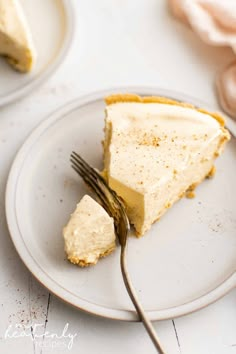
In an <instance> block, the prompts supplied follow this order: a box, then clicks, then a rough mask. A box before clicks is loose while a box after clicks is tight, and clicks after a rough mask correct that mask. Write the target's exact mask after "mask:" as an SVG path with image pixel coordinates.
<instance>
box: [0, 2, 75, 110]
mask: <svg viewBox="0 0 236 354" xmlns="http://www.w3.org/2000/svg"><path fill="white" fill-rule="evenodd" d="M60 1H61V3H62V5H63V8H64V12H65V16H66V30H65V32H66V35H65V38H64V40H63V44H62V46H61V48H60V50H59V53H58V55H57V56H56V58H55V59H54V60H53V62H52V63H50V64H49V65H48V66H47V67H46V69H45V70H44V71H43V72H42V73H40V74H39V75H38V76H37V77H36V78H34V79H33V80H32V81H30V82H29V83H28V84H27V83H26V84H25V85H24V86H23V87H19V88H18V89H16V90H14V91H13V92H10V93H9V94H6V95H3V96H2V97H0V107H3V106H6V105H8V104H10V103H12V102H15V101H17V100H19V99H21V98H23V97H25V96H26V95H27V94H28V93H29V92H31V91H34V90H35V89H36V88H37V87H39V86H41V85H42V84H43V83H44V82H46V81H47V80H48V79H49V78H50V77H51V76H52V75H53V74H54V73H55V72H56V70H57V69H58V68H59V67H60V65H61V64H62V63H63V61H64V59H65V58H66V56H67V54H68V53H69V49H70V47H71V45H72V42H73V39H74V35H75V31H76V20H75V8H74V4H73V2H72V1H71V0H60Z"/></svg>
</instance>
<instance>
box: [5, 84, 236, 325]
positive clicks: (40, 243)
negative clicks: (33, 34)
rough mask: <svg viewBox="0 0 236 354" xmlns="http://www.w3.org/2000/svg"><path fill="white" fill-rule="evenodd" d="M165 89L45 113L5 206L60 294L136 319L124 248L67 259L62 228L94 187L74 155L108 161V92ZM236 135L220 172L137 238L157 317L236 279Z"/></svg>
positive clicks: (133, 270)
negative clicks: (75, 261)
mask: <svg viewBox="0 0 236 354" xmlns="http://www.w3.org/2000/svg"><path fill="white" fill-rule="evenodd" d="M116 91H120V92H128V91H129V92H130V91H132V92H137V93H139V94H158V95H164V96H169V97H172V98H175V99H182V100H187V101H192V102H193V101H194V102H193V103H195V104H198V102H197V101H196V100H192V99H190V98H188V97H183V95H179V94H177V93H174V92H170V91H165V90H160V89H137V88H136V89H134V88H129V89H127V88H126V89H119V90H109V92H108V91H107V92H100V93H97V94H93V95H90V96H89V97H86V98H83V99H79V100H77V101H74V102H72V103H70V104H68V105H66V106H65V107H63V108H61V109H59V110H58V111H57V112H55V113H54V114H52V115H51V116H50V117H49V118H48V119H47V120H45V121H44V122H43V123H42V124H41V125H40V126H39V127H38V128H37V129H36V130H35V131H34V132H33V133H32V134H31V136H30V137H29V138H28V139H27V141H26V142H25V143H24V145H23V147H22V148H21V150H20V151H19V153H18V155H17V157H16V159H15V161H14V163H13V166H12V169H11V172H10V175H9V180H8V184H7V193H6V213H7V220H8V225H9V229H10V233H11V236H12V240H13V242H14V244H15V247H16V249H17V251H18V253H19V255H20V256H21V258H22V260H23V261H24V263H25V264H26V265H27V267H28V268H29V270H30V271H31V272H32V273H33V274H34V275H35V277H36V278H37V279H38V280H39V281H40V282H41V283H42V284H44V285H45V286H46V287H47V288H48V289H49V290H50V291H51V292H53V293H54V294H56V295H57V296H59V297H60V298H61V299H63V300H65V301H67V302H68V303H70V304H72V305H74V306H76V307H77V308H80V309H83V310H85V311H88V312H90V313H93V314H96V315H100V316H104V317H108V318H113V319H121V320H127V321H132V320H137V316H136V314H135V312H134V311H133V306H132V304H131V301H130V299H129V297H128V295H127V293H126V290H125V287H124V285H123V281H122V277H121V272H120V268H119V253H120V252H119V247H118V248H117V250H116V252H114V253H113V254H112V255H110V256H109V257H107V258H104V259H102V260H101V261H99V262H98V264H97V265H96V266H95V267H90V268H85V269H81V268H79V267H77V266H74V265H72V264H70V263H69V262H67V261H66V260H65V254H64V250H63V248H64V247H63V239H62V228H63V226H64V225H65V224H66V222H67V221H68V217H69V215H70V213H71V212H72V211H73V210H74V208H75V205H76V203H77V202H78V200H79V199H80V198H81V197H82V196H83V195H84V194H85V192H86V188H85V186H84V184H83V182H82V181H81V180H80V179H79V178H78V177H77V175H76V174H75V173H74V171H73V170H72V168H71V167H70V163H69V156H70V153H71V152H72V150H75V151H78V152H79V153H80V154H81V155H82V156H84V157H85V159H87V160H88V161H89V162H90V163H91V164H92V165H94V166H95V167H98V168H101V167H102V147H101V140H102V138H103V124H104V113H103V110H104V103H103V97H104V96H106V95H107V94H109V93H111V92H116ZM235 158H236V141H235V139H234V138H232V140H231V142H230V143H229V144H228V146H227V149H226V151H225V153H224V155H223V156H222V157H221V158H219V159H218V161H217V174H216V176H215V178H214V179H212V180H206V181H205V182H204V183H202V184H201V185H200V186H199V187H198V188H197V196H196V198H195V199H193V200H189V199H183V200H181V201H180V202H179V203H177V204H176V205H175V206H174V207H173V208H171V209H170V210H169V211H168V213H167V214H166V215H165V216H164V217H163V218H162V219H161V221H160V222H158V223H156V224H155V225H153V227H152V229H151V231H150V232H149V233H148V234H147V235H145V236H144V237H143V238H141V239H136V238H134V237H130V239H129V249H128V267H129V270H130V275H131V278H132V280H133V282H134V285H135V287H136V289H137V291H138V294H139V296H140V298H141V300H142V303H143V305H144V307H145V309H146V310H147V311H148V314H149V316H150V318H151V319H152V320H159V319H167V318H173V317H176V316H180V315H183V314H187V313H189V312H192V311H195V310H197V309H200V308H202V307H204V306H206V305H208V304H210V303H212V302H213V301H215V300H217V299H218V298H220V297H221V296H223V295H224V294H226V293H227V292H228V291H229V290H230V289H232V288H233V287H234V286H235V285H236V273H235V270H236V258H235V254H236V237H235V229H236V218H235V216H236V215H235V194H234V193H233V191H234V189H235V176H236V164H235Z"/></svg>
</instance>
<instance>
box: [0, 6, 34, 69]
mask: <svg viewBox="0 0 236 354" xmlns="http://www.w3.org/2000/svg"><path fill="white" fill-rule="evenodd" d="M35 53H36V52H35V48H34V44H33V40H32V36H31V33H30V29H29V26H28V24H27V22H26V19H25V16H24V13H23V10H22V8H21V5H20V3H19V1H18V0H0V55H3V56H6V58H7V60H8V62H9V63H10V64H11V65H12V66H13V67H14V68H15V69H16V70H18V71H21V72H28V71H30V70H31V69H32V66H33V64H34V62H35V57H36V54H35Z"/></svg>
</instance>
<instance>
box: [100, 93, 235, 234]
mask: <svg viewBox="0 0 236 354" xmlns="http://www.w3.org/2000/svg"><path fill="white" fill-rule="evenodd" d="M106 103H107V107H106V119H105V140H104V165H105V166H104V167H105V169H104V175H105V176H106V178H107V181H108V184H109V186H110V187H111V188H112V189H114V190H115V191H116V192H117V194H118V195H119V196H120V197H121V198H122V199H123V200H124V202H125V204H126V206H127V213H128V216H129V219H130V222H131V223H132V224H133V225H134V227H135V229H136V232H137V235H138V236H140V235H143V234H144V233H145V232H146V231H147V230H148V229H149V228H150V227H151V225H152V223H154V222H155V221H157V220H158V219H159V218H160V217H161V216H162V215H163V214H164V213H165V212H166V210H167V209H168V208H170V207H171V206H172V204H173V203H174V202H176V201H177V200H178V199H180V198H181V197H182V196H184V195H185V194H186V193H188V195H189V196H190V197H192V196H193V190H194V187H195V186H196V185H197V184H199V183H200V182H201V181H202V180H203V179H204V178H205V177H207V176H209V175H211V174H212V173H213V169H214V161H215V158H216V157H217V156H218V155H219V154H221V152H222V150H223V147H224V145H225V142H226V141H227V140H229V138H230V135H229V133H228V131H227V130H226V129H225V128H224V120H223V118H222V117H221V116H220V115H218V114H216V113H208V112H207V111H205V110H201V109H196V108H195V107H193V106H192V105H189V104H184V103H179V102H175V101H172V100H170V99H166V98H163V97H143V98H142V97H139V96H136V95H131V94H128V95H113V96H109V97H107V98H106Z"/></svg>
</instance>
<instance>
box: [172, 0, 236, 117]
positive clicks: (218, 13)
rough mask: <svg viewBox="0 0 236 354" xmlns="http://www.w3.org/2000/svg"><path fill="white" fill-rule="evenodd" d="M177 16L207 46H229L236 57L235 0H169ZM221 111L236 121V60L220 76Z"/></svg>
mask: <svg viewBox="0 0 236 354" xmlns="http://www.w3.org/2000/svg"><path fill="white" fill-rule="evenodd" d="M169 4H170V8H171V10H172V13H173V14H174V16H175V17H177V18H178V19H179V20H181V21H182V22H184V23H185V24H186V25H188V26H190V27H191V28H192V30H193V31H194V32H195V33H196V34H197V35H198V36H199V37H200V38H201V39H202V40H203V41H204V42H206V43H208V44H210V45H215V46H229V47H231V48H232V50H233V52H234V53H235V54H236V0H169ZM216 88H217V92H218V98H219V102H220V104H221V106H222V108H223V109H224V110H225V112H227V113H228V114H229V115H230V116H231V117H233V118H236V59H235V61H234V62H233V63H230V65H229V66H228V67H226V68H225V69H224V71H223V72H222V73H221V74H220V75H219V76H218V77H217V79H216Z"/></svg>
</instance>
